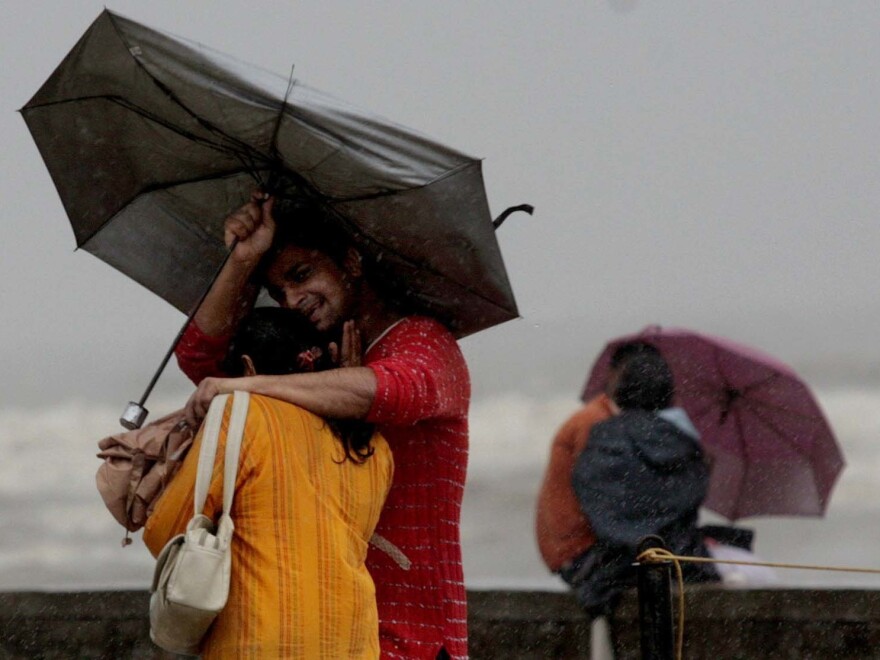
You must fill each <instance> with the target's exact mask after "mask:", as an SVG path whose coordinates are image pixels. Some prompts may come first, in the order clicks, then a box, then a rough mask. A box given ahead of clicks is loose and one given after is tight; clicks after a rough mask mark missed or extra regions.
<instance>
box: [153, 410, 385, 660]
mask: <svg viewBox="0 0 880 660" xmlns="http://www.w3.org/2000/svg"><path fill="white" fill-rule="evenodd" d="M228 416H229V406H227V411H226V418H225V419H224V422H223V431H222V432H221V436H220V446H221V447H223V446H224V444H225V434H226V424H227V423H228ZM200 446H201V434H199V436H198V437H197V438H196V441H195V443H194V445H193V447H192V449H191V450H190V452H189V455H188V456H187V458H186V460H185V462H184V464H183V466H182V467H181V469H180V472H179V473H178V474H177V475H176V476H175V478H174V480H173V481H172V482H171V484H169V486H168V488H167V489H166V491H165V493H164V494H163V495H162V498H161V499H160V500H159V502H158V503H157V505H156V508H155V510H154V511H153V514H152V515H151V516H150V518H149V519H148V521H147V524H146V526H145V528H144V542H145V543H146V544H147V547H148V548H149V549H150V551H151V552H152V553H153V555H156V554H157V553H158V552H159V551H160V550H161V549H162V547H163V546H164V545H165V543H166V542H167V541H168V539H170V538H171V537H172V536H174V535H175V534H178V533H180V532H182V531H183V530H184V529H185V527H186V523H187V522H188V521H189V519H190V517H191V516H192V513H193V511H192V507H193V502H192V500H193V488H194V485H195V475H196V465H197V463H198V453H199V448H200ZM372 446H373V448H374V450H375V453H374V455H373V456H371V457H370V458H369V459H367V461H366V463H364V464H362V465H358V464H355V463H352V462H351V461H349V460H342V459H343V458H344V452H343V449H342V444H341V443H340V442H339V441H338V440H337V439H336V438H335V437H334V436H333V434H332V432H331V431H330V429H329V428H328V427H327V425H326V424H325V423H324V421H323V420H322V419H321V418H320V417H317V416H315V415H313V414H311V413H309V412H307V411H305V410H303V409H301V408H298V407H296V406H293V405H291V404H288V403H284V402H281V401H278V400H275V399H270V398H268V397H264V396H257V395H251V403H250V410H249V412H248V418H247V425H246V427H245V434H244V437H243V438H242V450H241V459H240V463H239V472H238V478H237V483H236V492H235V501H234V502H233V506H232V520H233V522H234V524H235V536H234V538H233V541H232V549H233V557H232V581H231V585H230V592H229V601H228V603H227V605H226V607H225V609H224V610H223V611H222V612H221V613H220V615H219V616H218V617H217V620H216V621H215V623H214V625H213V627H212V628H211V630H210V631H209V633H208V635H207V636H206V638H205V639H204V641H203V644H202V648H201V653H202V657H204V658H233V657H234V658H377V657H379V636H378V627H379V623H378V616H377V613H376V599H375V588H374V585H373V581H372V579H371V577H370V575H369V573H368V572H367V569H366V568H365V567H364V559H365V557H366V554H367V542H368V540H369V538H370V536H371V535H372V533H373V529H374V527H375V526H376V522H377V521H378V519H379V513H380V511H381V509H382V505H383V503H384V501H385V496H386V495H387V493H388V489H389V488H390V486H391V477H392V472H393V461H392V457H391V451H390V450H389V448H388V445H387V443H386V442H385V440H384V438H382V436H380V435H378V434H377V435H376V436H374V438H373V441H372ZM222 457H223V452H222V451H218V455H217V463H216V465H215V469H214V478H213V480H212V482H211V487H210V491H209V494H208V501H207V504H206V506H205V508H206V511H205V513H206V514H207V515H209V516H212V517H215V518H216V517H217V514H218V510H219V508H220V506H221V502H222V493H221V491H222V482H223V476H222V475H223V468H222V463H221V461H222V460H223V458H222Z"/></svg>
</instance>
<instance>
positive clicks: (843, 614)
mask: <svg viewBox="0 0 880 660" xmlns="http://www.w3.org/2000/svg"><path fill="white" fill-rule="evenodd" d="M469 599H470V606H469V609H470V635H471V655H472V657H473V658H475V659H479V658H587V657H589V648H590V625H589V622H588V621H587V620H586V617H585V616H584V615H583V613H582V612H581V611H580V610H579V609H578V607H577V605H576V604H575V603H574V601H573V600H572V599H571V598H570V597H569V596H568V594H563V593H546V592H511V591H472V592H470V593H469ZM147 601H148V596H147V594H146V593H145V592H140V591H112V592H86V593H0V658H3V659H14V660H17V659H19V658H28V659H30V658H45V659H47V660H49V659H55V658H107V659H108V660H109V659H110V658H113V659H114V660H115V659H117V658H169V657H170V656H169V655H167V654H164V653H161V652H159V651H158V650H157V649H156V648H155V647H153V646H152V644H151V643H150V641H149V635H148V629H147V622H146V617H145V614H146V611H147ZM637 613H638V606H637V602H636V598H635V595H634V594H628V595H627V596H626V597H625V598H624V600H623V602H622V603H621V606H620V608H619V609H618V611H617V613H616V617H615V620H614V622H613V625H612V632H613V633H614V637H615V642H616V644H617V650H618V653H619V655H620V657H623V658H639V657H640V653H639V638H638V624H637ZM685 631H686V639H687V647H686V651H685V657H686V658H688V659H690V660H693V659H696V658H711V660H724V659H726V658H799V659H800V658H817V659H818V658H835V659H837V658H880V592H874V591H855V590H849V591H828V590H823V591H819V590H816V591H810V590H761V591H726V590H719V589H712V588H703V589H695V588H691V589H689V590H688V591H687V603H686V624H685Z"/></svg>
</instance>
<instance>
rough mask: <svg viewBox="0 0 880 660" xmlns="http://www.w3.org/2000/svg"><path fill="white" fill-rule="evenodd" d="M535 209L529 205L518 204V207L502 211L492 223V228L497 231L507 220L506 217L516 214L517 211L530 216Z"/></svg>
mask: <svg viewBox="0 0 880 660" xmlns="http://www.w3.org/2000/svg"><path fill="white" fill-rule="evenodd" d="M534 210H535V207H534V206H532V205H531V204H520V205H519V206H511V207H509V208H506V209H504V210H503V211H502V212H501V214H500V215H499V216H498V217H497V218H495V219H494V220H493V221H492V226H493V227H494V228H495V229H498V228H499V227H500V226H501V223H502V222H504V221H505V220H507V216H509V215H510V214H511V213H516V212H517V211H525V212H526V213H528V214H529V215H532V213H533V212H534Z"/></svg>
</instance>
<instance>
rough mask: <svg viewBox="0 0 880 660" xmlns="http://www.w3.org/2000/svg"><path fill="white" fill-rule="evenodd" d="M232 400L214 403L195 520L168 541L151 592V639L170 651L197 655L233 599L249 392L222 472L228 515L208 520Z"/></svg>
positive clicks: (235, 403)
mask: <svg viewBox="0 0 880 660" xmlns="http://www.w3.org/2000/svg"><path fill="white" fill-rule="evenodd" d="M228 398H229V395H228V394H224V395H220V396H216V397H214V400H213V401H211V406H210V408H209V410H208V415H207V417H206V418H205V432H204V435H203V436H202V447H201V451H200V453H199V465H198V471H197V473H196V485H195V497H194V507H193V508H194V515H193V518H192V520H190V521H189V524H188V525H187V527H186V531H185V532H184V533H183V534H178V535H177V536H175V537H174V538H173V539H171V540H170V541H168V543H167V544H166V545H165V547H164V548H162V552H161V553H159V557H158V559H157V563H156V569H155V572H154V573H153V585H152V588H151V589H150V591H151V593H152V596H151V597H150V637H151V638H152V640H153V641H154V642H155V643H156V644H157V645H158V646H161V647H162V648H163V649H165V650H166V651H171V652H172V653H182V654H190V655H195V654H197V653H198V649H199V645H200V643H201V640H202V637H204V635H205V633H206V632H207V631H208V628H209V627H210V626H211V623H213V621H214V619H215V618H216V617H217V614H218V613H219V612H220V611H221V610H222V609H223V607H224V606H225V605H226V599H227V598H228V596H229V577H230V569H231V563H232V561H231V560H232V549H231V547H230V543H231V541H232V532H233V529H234V526H233V524H232V518H230V517H229V512H230V511H231V509H232V498H233V495H234V494H235V477H236V474H237V472H238V457H239V450H240V448H241V436H242V433H243V432H244V424H245V421H246V419H247V410H248V402H249V400H250V398H249V395H248V394H247V392H235V393H234V394H233V400H232V414H231V416H230V419H229V431H228V432H227V434H226V454H225V457H224V461H223V463H224V470H223V511H222V514H221V516H220V520H219V522H218V523H217V525H216V526H215V525H214V522H213V521H212V520H211V519H210V518H208V517H207V516H205V515H203V513H202V511H203V510H204V506H205V500H206V499H207V496H208V489H209V487H210V485H211V477H212V476H213V472H214V457H215V456H216V453H217V441H218V437H219V435H220V426H221V423H222V421H223V411H224V409H225V408H226V402H227V400H228Z"/></svg>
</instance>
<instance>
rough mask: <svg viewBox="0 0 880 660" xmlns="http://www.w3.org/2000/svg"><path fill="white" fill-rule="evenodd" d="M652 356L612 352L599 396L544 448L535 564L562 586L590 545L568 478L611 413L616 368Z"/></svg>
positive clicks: (629, 348)
mask: <svg viewBox="0 0 880 660" xmlns="http://www.w3.org/2000/svg"><path fill="white" fill-rule="evenodd" d="M642 351H649V352H655V353H656V352H657V349H655V348H654V347H653V346H651V345H649V344H646V343H643V342H633V343H631V344H626V345H624V346H621V347H620V348H618V349H617V350H616V351H615V352H614V354H613V355H612V356H611V371H610V372H609V377H608V383H606V386H605V392H603V393H602V394H598V395H597V396H595V397H593V398H592V399H590V400H589V401H587V402H586V403H585V404H584V405H583V406H582V407H581V408H580V409H579V410H578V411H577V412H575V413H574V414H573V415H572V416H571V417H570V418H569V419H568V420H567V421H566V422H565V423H564V424H563V425H562V427H561V428H560V429H559V431H557V433H556V436H555V437H554V438H553V444H552V446H551V448H550V460H549V462H548V464H547V469H546V471H545V473H544V480H543V482H542V483H541V490H540V491H539V493H538V501H537V510H536V517H535V537H536V540H537V542H538V550H539V551H540V553H541V558H542V559H543V560H544V563H545V564H546V565H547V568H549V569H550V570H551V571H552V572H553V573H557V574H559V575H560V577H562V579H564V580H566V582H568V581H569V580H568V579H567V576H568V575H569V569H571V568H572V566H573V565H574V564H575V560H576V559H578V558H579V557H580V556H581V555H583V554H584V553H585V552H586V551H587V550H588V549H589V548H590V546H592V545H593V543H595V540H596V538H595V536H594V535H593V531H592V529H591V528H590V521H589V520H588V519H587V516H586V515H585V514H584V512H583V511H582V510H581V505H580V503H579V502H578V499H577V496H576V495H575V493H574V488H573V487H572V485H571V473H572V469H573V468H574V464H575V461H576V460H577V458H578V456H580V455H581V453H582V452H583V450H584V448H585V447H586V445H587V440H588V438H589V436H590V430H591V429H592V428H593V425H595V424H598V423H599V422H602V421H605V420H606V419H608V418H610V417H611V416H612V415H614V414H615V413H616V412H617V408H616V406H615V405H614V402H613V401H612V400H611V398H610V397H609V396H608V392H611V391H613V389H614V382H615V380H616V377H617V374H618V372H619V371H620V368H621V366H622V365H623V364H624V363H625V362H626V361H627V360H628V359H629V358H630V357H632V356H633V355H635V354H637V353H639V352H642Z"/></svg>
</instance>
